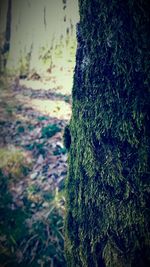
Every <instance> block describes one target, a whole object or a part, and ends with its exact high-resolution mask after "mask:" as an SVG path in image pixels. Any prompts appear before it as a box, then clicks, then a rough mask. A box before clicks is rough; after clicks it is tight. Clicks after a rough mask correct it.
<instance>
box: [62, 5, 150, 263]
mask: <svg viewBox="0 0 150 267" xmlns="http://www.w3.org/2000/svg"><path fill="white" fill-rule="evenodd" d="M79 7H80V18H81V19H80V25H79V30H78V31H79V32H78V34H77V35H78V43H79V45H78V50H77V56H76V68H75V75H74V85H73V90H72V96H73V107H72V118H71V121H70V125H69V131H70V135H71V146H70V149H69V159H68V165H69V172H68V178H67V182H66V188H67V216H66V255H67V259H68V266H69V267H74V266H81V267H91V266H93V267H95V266H96V267H97V266H98V267H99V266H100V267H103V266H106V267H109V266H110V267H113V266H123V267H127V266H131V267H134V266H138V267H144V266H148V265H149V263H150V258H149V256H148V248H149V247H150V229H149V228H148V225H149V204H148V199H149V192H148V177H149V174H150V169H149V164H148V159H149V149H148V147H149V141H150V140H149V127H148V123H149V119H148V118H149V105H150V96H149V89H148V84H147V83H145V80H147V78H148V66H149V61H148V54H149V49H148V46H147V42H146V40H147V41H148V40H149V36H148V24H149V18H148V12H147V10H148V9H147V6H146V3H145V2H144V1H136V2H134V1H130V3H129V1H127V2H126V3H125V2H121V3H119V5H118V2H117V1H111V4H110V3H109V1H108V2H106V1H103V0H101V1H99V0H94V1H87V0H84V1H79ZM139 251H140V255H141V259H140V260H138V261H136V258H138V253H139Z"/></svg>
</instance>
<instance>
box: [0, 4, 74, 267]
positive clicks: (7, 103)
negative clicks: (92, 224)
mask: <svg viewBox="0 0 150 267" xmlns="http://www.w3.org/2000/svg"><path fill="white" fill-rule="evenodd" d="M78 21H79V13H78V1H77V0H42V1H41V0H2V1H1V2H0V267H4V266H5V267H9V266H11V267H17V266H21V267H23V266H28V267H38V266H40V267H47V266H52V267H59V266H60V267H64V266H66V261H65V255H64V239H65V237H64V218H65V178H66V176H67V150H66V148H65V147H64V145H63V133H64V129H65V127H66V126H67V125H68V123H69V120H70V117H71V103H72V100H71V89H72V84H73V74H74V67H75V54H76V48H77V42H76V23H77V22H78Z"/></svg>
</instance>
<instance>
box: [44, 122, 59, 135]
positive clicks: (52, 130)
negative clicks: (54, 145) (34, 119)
mask: <svg viewBox="0 0 150 267" xmlns="http://www.w3.org/2000/svg"><path fill="white" fill-rule="evenodd" d="M60 131H61V129H60V128H59V127H58V126H57V125H56V124H49V125H47V126H45V127H43V128H42V138H46V137H47V138H49V137H52V136H53V135H55V134H56V133H57V132H60Z"/></svg>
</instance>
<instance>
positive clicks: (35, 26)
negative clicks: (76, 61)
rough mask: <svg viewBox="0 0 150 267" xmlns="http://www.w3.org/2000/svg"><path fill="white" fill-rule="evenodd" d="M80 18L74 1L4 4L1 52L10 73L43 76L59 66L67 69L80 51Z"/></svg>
mask: <svg viewBox="0 0 150 267" xmlns="http://www.w3.org/2000/svg"><path fill="white" fill-rule="evenodd" d="M78 19H79V15H78V2H77V1H74V0H68V1H64V0H63V1H62V0H55V1H53V0H51V1H48V0H44V1H40V0H21V1H20V0H12V1H11V0H9V1H8V0H3V1H1V4H0V22H1V27H0V36H1V43H4V44H1V53H2V54H3V55H4V54H5V58H6V57H7V63H6V64H5V65H6V69H7V71H8V73H18V74H21V75H22V76H23V75H27V74H28V73H29V72H31V71H36V72H38V73H40V74H41V73H44V72H46V71H47V70H49V71H50V69H51V68H52V66H53V65H55V64H57V63H59V64H60V65H61V66H62V67H63V66H64V65H65V64H66V62H67V61H69V58H71V53H72V50H73V53H74V51H75V49H76V37H75V32H76V30H75V25H76V22H77V21H78ZM10 24H11V25H10ZM10 26H11V27H10ZM6 45H7V51H6ZM8 50H9V53H8ZM6 53H7V54H6Z"/></svg>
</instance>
